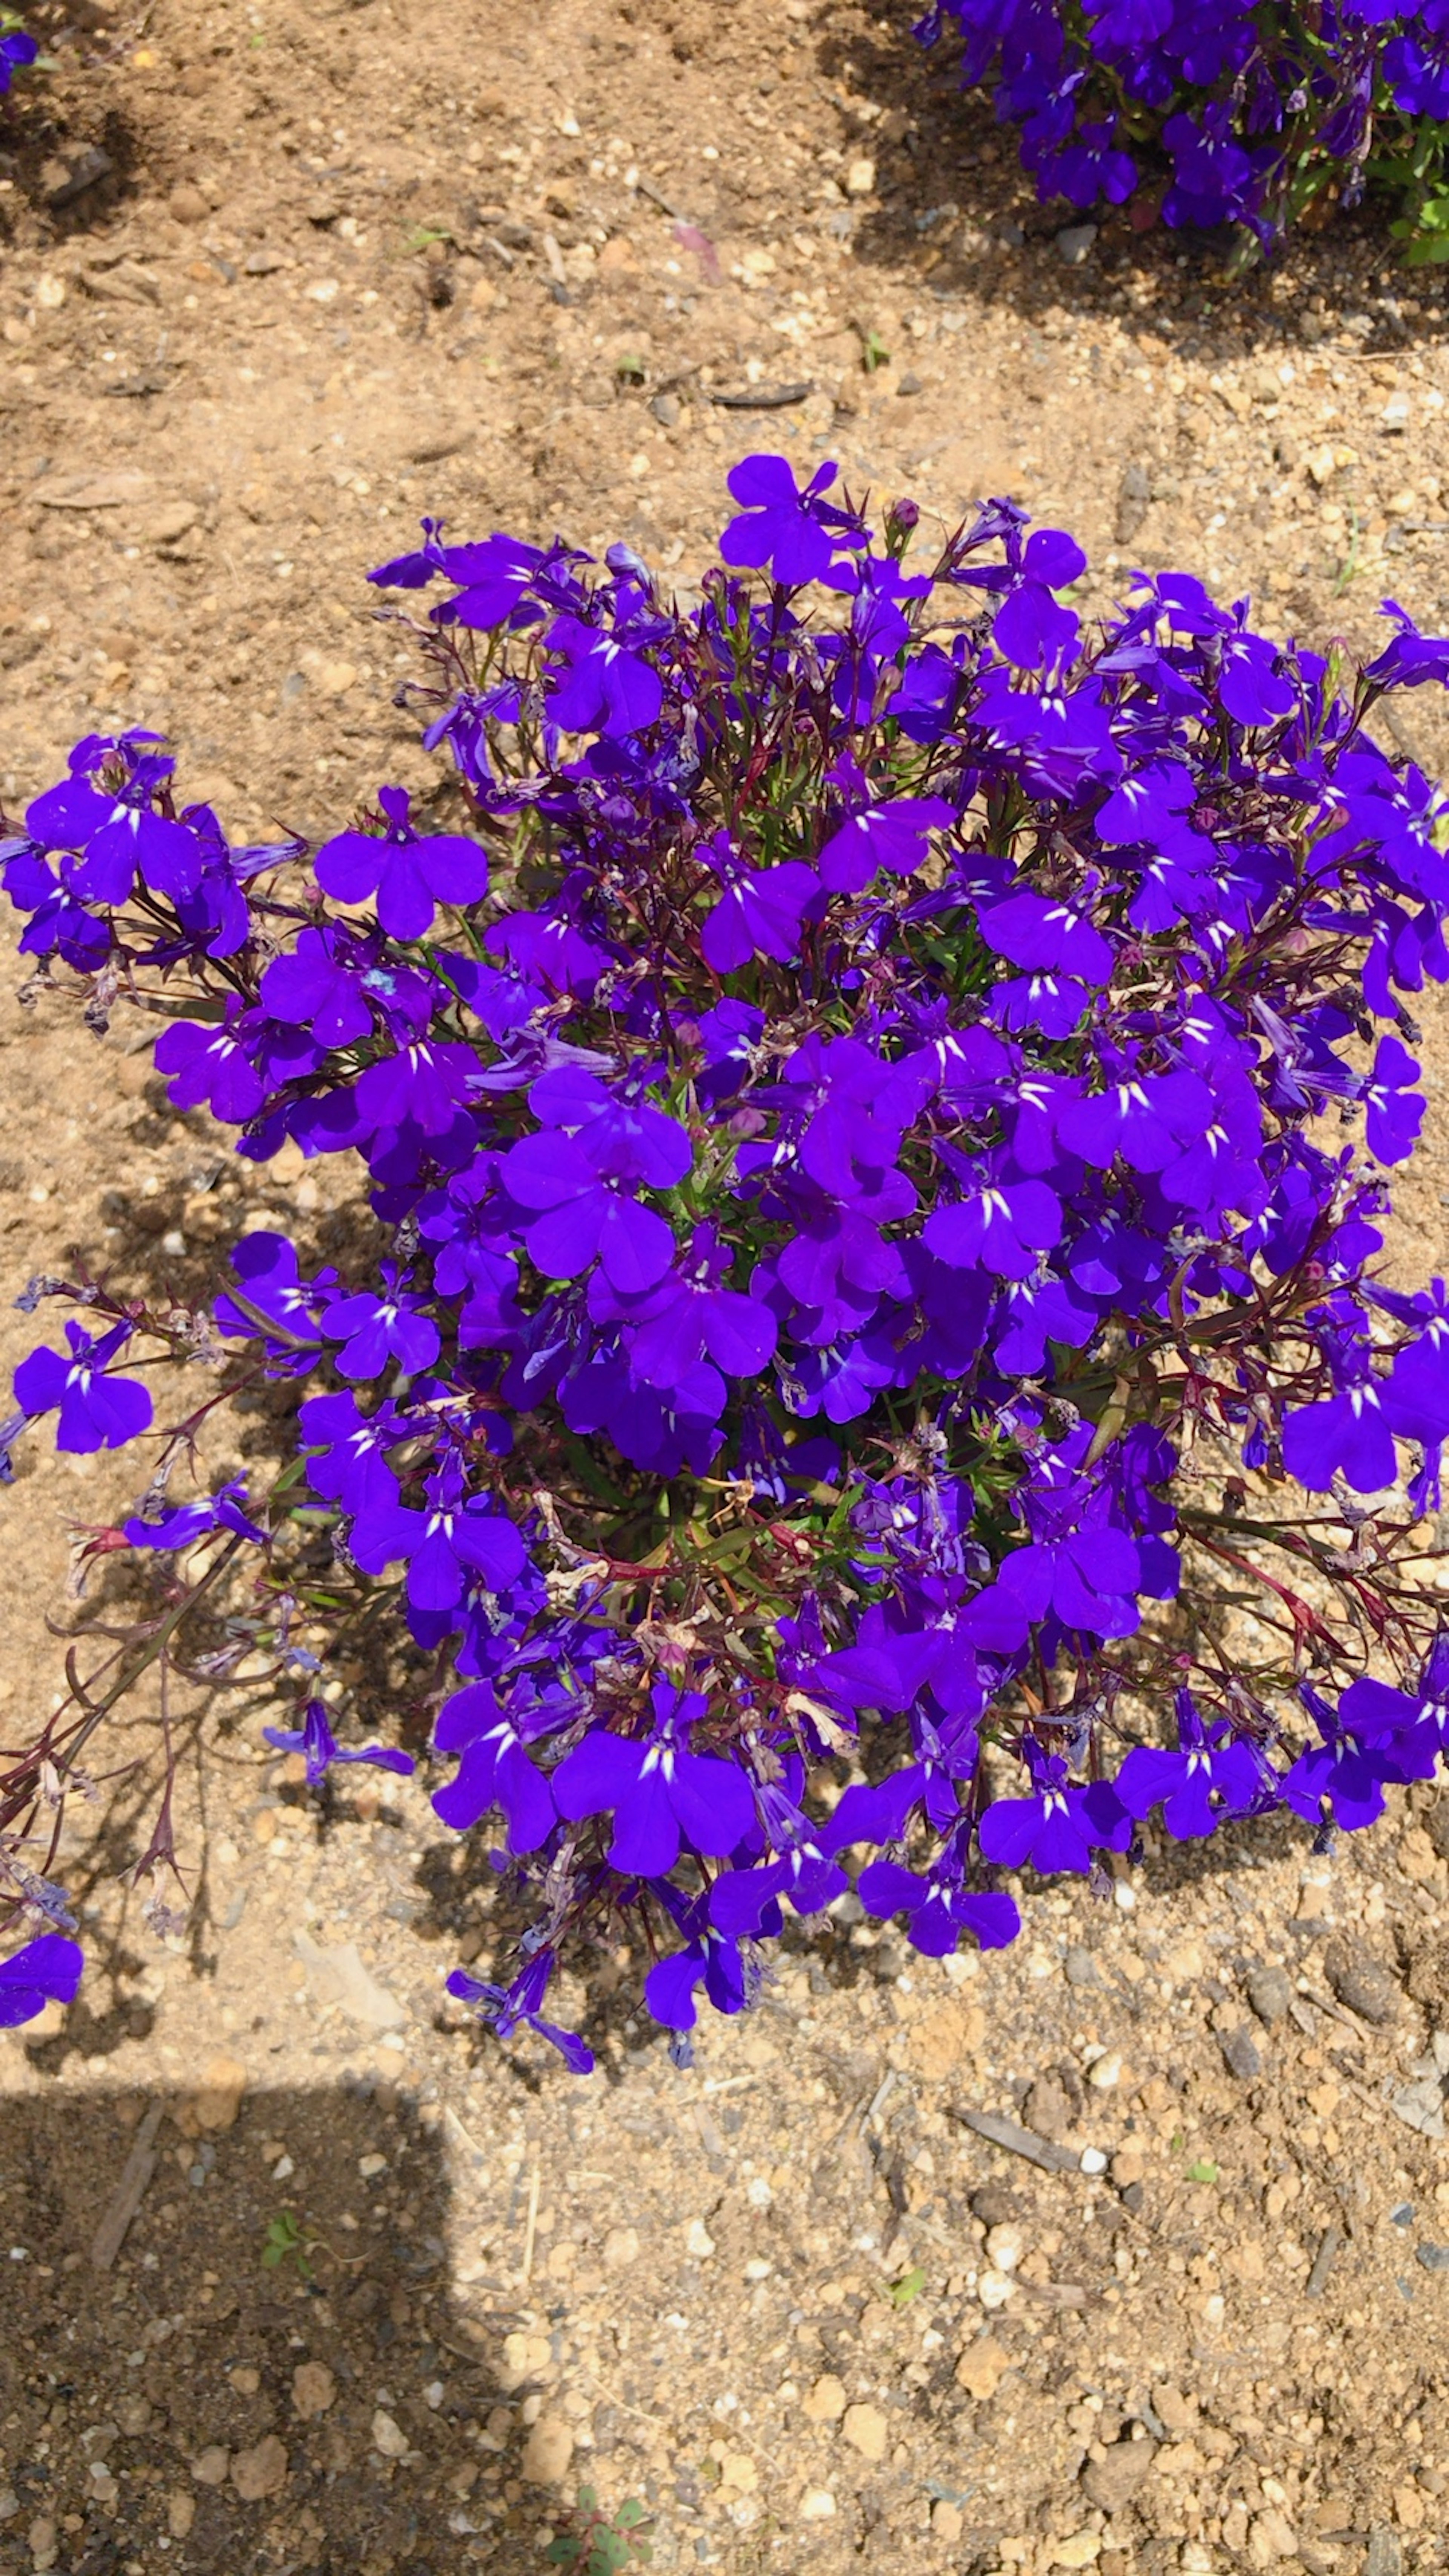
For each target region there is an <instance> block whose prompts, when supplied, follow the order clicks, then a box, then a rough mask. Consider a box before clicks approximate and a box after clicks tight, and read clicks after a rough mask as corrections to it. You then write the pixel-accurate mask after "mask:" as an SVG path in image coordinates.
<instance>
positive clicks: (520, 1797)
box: [433, 1682, 557, 1852]
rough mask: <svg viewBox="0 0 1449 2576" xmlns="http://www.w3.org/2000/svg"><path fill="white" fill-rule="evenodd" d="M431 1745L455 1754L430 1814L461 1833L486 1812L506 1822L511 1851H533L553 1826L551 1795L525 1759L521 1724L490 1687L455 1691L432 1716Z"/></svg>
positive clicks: (479, 1685)
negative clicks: (452, 1771)
mask: <svg viewBox="0 0 1449 2576" xmlns="http://www.w3.org/2000/svg"><path fill="white" fill-rule="evenodd" d="M433 1743H434V1745H435V1747H436V1749H437V1751H438V1752H439V1753H461V1754H462V1757H463V1758H462V1761H461V1762H460V1763H459V1765H458V1774H457V1777H456V1779H454V1780H450V1781H449V1783H448V1786H447V1787H446V1789H439V1790H437V1791H436V1792H435V1793H434V1797H433V1809H434V1813H435V1814H436V1815H438V1816H440V1817H441V1819H442V1821H443V1823H444V1824H445V1825H451V1826H452V1828H453V1830H454V1832H455V1833H460V1834H464V1833H467V1832H468V1831H469V1829H470V1828H471V1827H472V1826H473V1825H476V1824H477V1822H478V1819H479V1817H480V1816H485V1815H486V1814H487V1813H488V1810H489V1808H490V1807H501V1808H502V1810H503V1814H504V1816H505V1818H506V1819H507V1825H508V1848H509V1850H510V1851H511V1852H531V1851H537V1849H538V1847H539V1844H540V1843H542V1842H546V1841H547V1840H548V1837H549V1835H550V1834H551V1833H552V1831H553V1828H554V1824H555V1822H556V1821H557V1810H556V1808H555V1806H554V1798H553V1791H552V1789H551V1787H550V1786H549V1783H548V1782H547V1780H545V1778H544V1777H543V1774H542V1772H541V1771H539V1770H538V1769H537V1768H536V1767H535V1765H534V1764H533V1763H532V1762H531V1761H530V1759H529V1756H528V1749H527V1747H528V1731H527V1721H526V1719H525V1718H523V1717H522V1716H521V1715H519V1714H517V1713H515V1712H514V1711H513V1710H512V1709H510V1708H503V1707H500V1705H499V1701H498V1696H497V1693H496V1691H495V1690H494V1687H493V1684H492V1683H491V1682H472V1683H470V1684H469V1685H468V1687H467V1689H466V1690H460V1691H455V1693H454V1695H453V1697H452V1698H451V1699H450V1700H446V1701H445V1702H444V1704H443V1706H442V1708H441V1709H440V1711H439V1713H438V1722H437V1725H436V1726H435V1727H434V1729H433Z"/></svg>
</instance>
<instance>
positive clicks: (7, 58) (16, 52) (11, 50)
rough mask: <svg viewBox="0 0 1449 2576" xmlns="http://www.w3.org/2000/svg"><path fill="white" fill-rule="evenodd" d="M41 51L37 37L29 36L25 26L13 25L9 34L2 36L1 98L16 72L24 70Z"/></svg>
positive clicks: (0, 57) (0, 55)
mask: <svg viewBox="0 0 1449 2576" xmlns="http://www.w3.org/2000/svg"><path fill="white" fill-rule="evenodd" d="M39 52H40V47H39V45H38V44H37V43H36V41H35V38H34V37H33V36H27V34H26V32H25V30H24V28H23V27H12V28H11V29H10V31H9V33H8V35H3V36H0V98H3V97H4V95H5V93H6V91H7V90H8V88H9V87H10V83H11V79H12V77H13V76H14V74H15V73H16V72H19V71H24V70H25V69H26V67H27V65H28V64H30V63H33V62H34V61H35V58H36V56H37V55H38V53H39Z"/></svg>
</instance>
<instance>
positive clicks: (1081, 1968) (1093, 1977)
mask: <svg viewBox="0 0 1449 2576" xmlns="http://www.w3.org/2000/svg"><path fill="white" fill-rule="evenodd" d="M1062 1972H1063V1974H1064V1976H1065V1977H1066V1981H1067V1984H1068V1985H1069V1986H1099V1985H1100V1984H1101V1982H1102V1980H1101V1977H1100V1975H1099V1974H1098V1970H1097V1962H1096V1960H1095V1959H1094V1958H1093V1956H1092V1953H1091V1951H1090V1950H1084V1949H1083V1947H1082V1945H1081V1943H1080V1941H1074V1942H1073V1944H1072V1946H1071V1948H1070V1950H1069V1951H1068V1952H1067V1955H1066V1957H1065V1959H1064V1960H1063V1962H1062Z"/></svg>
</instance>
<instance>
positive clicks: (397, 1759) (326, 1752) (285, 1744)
mask: <svg viewBox="0 0 1449 2576" xmlns="http://www.w3.org/2000/svg"><path fill="white" fill-rule="evenodd" d="M262 1733H263V1735H264V1736H265V1737H266V1740H267V1742H268V1744H275V1746H276V1747H277V1750H278V1752H279V1753H302V1754H305V1755H306V1759H307V1786H308V1788H309V1789H315V1788H316V1787H317V1785H318V1782H319V1781H321V1780H323V1779H325V1777H326V1775H327V1773H328V1771H329V1770H330V1769H331V1767H332V1765H333V1764H334V1763H336V1762H368V1763H370V1764H371V1765H372V1767H373V1769H374V1770H375V1771H395V1772H397V1773H398V1775H399V1777H401V1778H407V1777H408V1775H409V1774H410V1773H412V1772H413V1771H415V1770H416V1769H417V1764H416V1763H415V1762H414V1760H413V1758H412V1755H411V1754H410V1753H402V1752H400V1751H399V1750H398V1748H397V1746H396V1745H389V1744H365V1745H362V1746H359V1747H351V1746H347V1745H341V1744H339V1743H338V1741H337V1738H336V1736H335V1735H334V1734H333V1732H332V1729H331V1726H330V1725H329V1723H328V1718H327V1711H326V1709H325V1707H324V1706H323V1704H322V1702H321V1700H320V1699H309V1700H308V1702H307V1705H306V1707H305V1709H304V1710H303V1712H302V1723H301V1725H300V1726H299V1727H289V1726H264V1727H263V1728H262Z"/></svg>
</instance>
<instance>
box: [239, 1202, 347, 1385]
mask: <svg viewBox="0 0 1449 2576" xmlns="http://www.w3.org/2000/svg"><path fill="white" fill-rule="evenodd" d="M231 1266H232V1269H233V1271H234V1273H235V1275H236V1280H237V1286H236V1287H235V1288H234V1289H230V1290H223V1292H222V1294H221V1295H220V1296H219V1297H218V1299H217V1301H216V1310H215V1311H216V1325H217V1330H218V1332H221V1333H226V1334H227V1335H228V1336H230V1337H231V1338H232V1339H239V1340H243V1341H250V1340H251V1339H252V1338H253V1337H254V1336H255V1335H256V1334H258V1333H260V1334H261V1335H262V1336H263V1338H264V1339H265V1341H266V1342H267V1344H268V1348H269V1352H270V1353H271V1354H272V1355H273V1356H275V1357H277V1358H279V1359H282V1358H286V1357H287V1356H288V1355H295V1354H297V1353H298V1352H305V1351H307V1350H315V1349H317V1347H318V1346H319V1340H320V1318H321V1316H322V1314H323V1313H324V1312H325V1310H326V1307H327V1305H328V1303H329V1302H330V1291H331V1288H332V1283H333V1281H334V1280H335V1278H336V1276H337V1274H336V1272H335V1271H332V1270H323V1271H319V1273H318V1275H317V1277H316V1278H315V1279H304V1278H303V1276H302V1272H301V1267H300V1264H299V1263H298V1260H297V1247H296V1245H295V1244H294V1243H291V1242H289V1240H288V1238H287V1236H286V1235H284V1234H272V1233H270V1232H258V1233H256V1234H244V1235H243V1236H242V1238H241V1240H240V1242H239V1243H238V1244H237V1245H236V1248H235V1250H234V1251H233V1253H232V1256H231Z"/></svg>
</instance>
